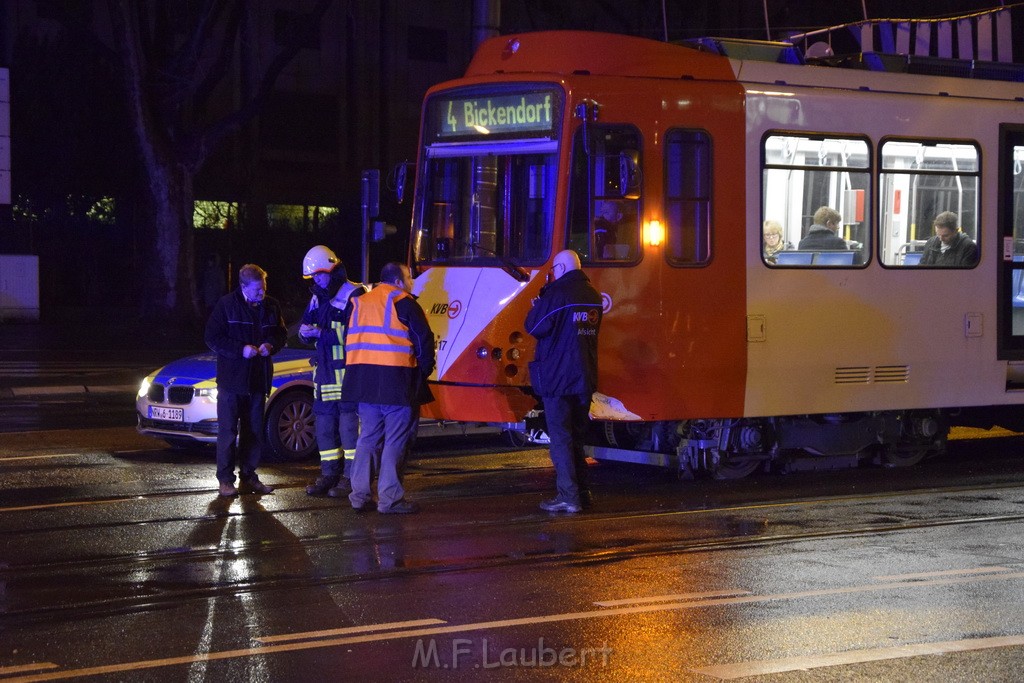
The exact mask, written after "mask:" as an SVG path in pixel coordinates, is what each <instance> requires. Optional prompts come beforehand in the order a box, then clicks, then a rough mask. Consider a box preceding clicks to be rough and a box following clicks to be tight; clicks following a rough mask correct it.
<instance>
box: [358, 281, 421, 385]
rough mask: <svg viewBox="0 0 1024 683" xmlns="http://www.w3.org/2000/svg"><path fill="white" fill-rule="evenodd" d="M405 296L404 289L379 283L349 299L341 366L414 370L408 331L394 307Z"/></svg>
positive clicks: (413, 357)
mask: <svg viewBox="0 0 1024 683" xmlns="http://www.w3.org/2000/svg"><path fill="white" fill-rule="evenodd" d="M408 296H409V294H408V293H407V292H405V290H403V289H401V288H399V287H395V286H394V285H389V284H384V283H381V284H379V285H377V286H376V287H374V288H373V289H371V290H370V291H369V292H368V293H367V294H363V295H362V296H359V297H356V298H355V299H353V300H352V306H353V308H352V319H351V320H350V321H349V326H348V339H347V341H346V343H345V356H346V359H345V365H346V366H352V365H385V366H388V367H397V368H414V367H416V353H415V349H414V348H413V345H412V340H411V339H409V328H408V327H407V326H406V325H405V324H403V323H402V321H401V320H399V319H398V311H397V310H396V309H395V304H396V303H397V302H398V301H400V300H401V299H405V298H407V297H408Z"/></svg>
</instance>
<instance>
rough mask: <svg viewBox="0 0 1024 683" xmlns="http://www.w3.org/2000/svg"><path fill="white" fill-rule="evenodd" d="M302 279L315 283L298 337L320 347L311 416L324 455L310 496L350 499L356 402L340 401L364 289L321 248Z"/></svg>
mask: <svg viewBox="0 0 1024 683" xmlns="http://www.w3.org/2000/svg"><path fill="white" fill-rule="evenodd" d="M302 277H304V278H307V279H310V280H312V281H313V286H312V287H310V292H311V294H312V296H311V297H310V300H309V305H308V306H307V307H306V310H305V311H304V312H303V314H302V324H301V325H300V326H299V338H300V339H301V340H302V341H304V342H305V343H307V344H309V343H312V342H315V343H316V353H315V355H314V360H313V362H314V363H315V365H316V367H315V369H314V370H313V414H314V415H316V446H317V450H319V451H320V476H319V477H317V478H316V481H314V482H313V483H312V484H310V485H309V486H307V487H306V494H307V495H310V496H322V495H324V494H326V495H328V496H331V497H332V498H340V497H341V496H344V495H347V494H348V492H349V490H350V486H349V484H348V479H349V477H351V476H352V461H353V460H354V459H355V456H356V440H357V439H358V438H359V415H358V414H357V413H356V408H357V406H356V404H355V403H349V402H348V401H342V400H341V386H342V383H343V381H344V378H345V343H344V340H345V326H346V325H347V324H348V316H349V314H350V313H351V311H352V307H351V299H352V298H353V297H356V296H359V295H360V294H363V293H364V292H365V291H366V287H365V286H364V285H362V284H360V283H357V282H350V281H349V280H348V273H347V272H346V271H345V264H343V263H342V262H341V259H339V258H338V257H337V255H335V253H334V252H333V251H331V250H330V249H328V248H327V247H325V246H323V245H320V244H318V245H317V246H315V247H313V248H312V249H310V250H309V251H307V252H306V256H305V258H303V259H302Z"/></svg>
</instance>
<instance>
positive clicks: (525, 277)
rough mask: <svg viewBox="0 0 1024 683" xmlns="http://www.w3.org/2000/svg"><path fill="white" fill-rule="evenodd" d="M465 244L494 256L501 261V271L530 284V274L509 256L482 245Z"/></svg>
mask: <svg viewBox="0 0 1024 683" xmlns="http://www.w3.org/2000/svg"><path fill="white" fill-rule="evenodd" d="M465 244H466V246H467V247H469V248H470V249H480V250H481V251H485V252H487V253H488V254H490V255H492V256H494V257H495V258H497V259H498V260H499V261H501V269H502V270H504V271H505V272H506V273H508V274H509V275H511V276H512V277H513V278H515V279H516V280H518V281H519V282H529V281H530V274H529V273H527V272H526V271H525V270H523V269H522V268H521V267H520V266H517V265H516V264H515V263H514V262H513V261H512V259H510V258H508V257H507V256H504V255H502V254H499V253H498V252H496V251H494V250H493V249H488V248H487V247H485V246H482V245H481V244H478V243H473V242H466V243H465Z"/></svg>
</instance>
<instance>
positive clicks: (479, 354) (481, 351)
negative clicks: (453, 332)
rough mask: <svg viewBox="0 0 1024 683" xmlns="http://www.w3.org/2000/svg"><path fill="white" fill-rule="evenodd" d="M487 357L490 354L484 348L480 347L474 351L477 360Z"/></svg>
mask: <svg viewBox="0 0 1024 683" xmlns="http://www.w3.org/2000/svg"><path fill="white" fill-rule="evenodd" d="M489 355H491V352H490V351H488V350H487V347H486V346H481V347H479V348H478V349H477V350H476V357H477V358H487V357H488V356H489Z"/></svg>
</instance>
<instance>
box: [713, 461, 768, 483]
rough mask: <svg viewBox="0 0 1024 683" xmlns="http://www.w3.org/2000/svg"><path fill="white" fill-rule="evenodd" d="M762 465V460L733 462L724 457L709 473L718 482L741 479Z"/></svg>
mask: <svg viewBox="0 0 1024 683" xmlns="http://www.w3.org/2000/svg"><path fill="white" fill-rule="evenodd" d="M763 464H764V461H763V460H748V459H743V460H739V459H736V460H733V459H730V458H729V457H728V456H726V457H724V458H722V460H721V461H719V463H718V467H716V468H715V470H714V472H712V473H711V476H712V477H714V478H715V479H720V480H724V479H742V478H743V477H746V476H748V475H751V474H753V473H754V472H755V471H756V470H757V469H758V468H759V467H761V465H763Z"/></svg>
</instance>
